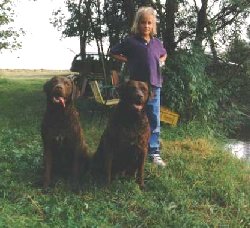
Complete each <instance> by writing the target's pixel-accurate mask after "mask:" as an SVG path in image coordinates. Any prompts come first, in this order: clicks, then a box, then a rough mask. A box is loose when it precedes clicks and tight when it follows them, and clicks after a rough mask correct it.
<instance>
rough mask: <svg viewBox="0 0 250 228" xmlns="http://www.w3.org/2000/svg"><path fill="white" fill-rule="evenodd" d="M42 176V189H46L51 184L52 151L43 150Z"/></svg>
mask: <svg viewBox="0 0 250 228" xmlns="http://www.w3.org/2000/svg"><path fill="white" fill-rule="evenodd" d="M43 160H44V176H43V188H44V189H47V188H48V187H49V185H50V183H51V176H52V151H50V149H49V148H46V149H45V150H44V158H43Z"/></svg>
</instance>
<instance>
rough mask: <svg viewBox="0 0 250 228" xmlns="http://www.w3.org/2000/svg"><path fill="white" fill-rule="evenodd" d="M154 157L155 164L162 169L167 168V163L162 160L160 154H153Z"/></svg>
mask: <svg viewBox="0 0 250 228" xmlns="http://www.w3.org/2000/svg"><path fill="white" fill-rule="evenodd" d="M151 156H152V162H153V164H156V165H158V166H161V167H165V166H166V163H165V162H164V161H163V160H162V158H161V157H160V155H159V154H153V155H151Z"/></svg>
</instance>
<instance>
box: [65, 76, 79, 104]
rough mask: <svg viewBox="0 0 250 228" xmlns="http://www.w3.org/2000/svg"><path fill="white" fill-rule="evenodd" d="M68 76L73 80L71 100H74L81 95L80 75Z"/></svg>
mask: <svg viewBox="0 0 250 228" xmlns="http://www.w3.org/2000/svg"><path fill="white" fill-rule="evenodd" d="M66 78H68V79H69V80H70V81H71V85H72V92H71V100H72V101H74V100H75V99H77V98H78V97H79V95H80V89H79V76H78V75H74V74H73V75H68V76H66Z"/></svg>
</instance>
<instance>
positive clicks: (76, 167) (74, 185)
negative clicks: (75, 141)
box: [71, 153, 80, 191]
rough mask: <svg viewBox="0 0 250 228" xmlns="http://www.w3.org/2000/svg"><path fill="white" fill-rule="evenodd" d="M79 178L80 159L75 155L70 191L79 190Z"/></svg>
mask: <svg viewBox="0 0 250 228" xmlns="http://www.w3.org/2000/svg"><path fill="white" fill-rule="evenodd" d="M79 176H80V158H79V156H77V153H76V154H75V156H74V158H73V164H72V178H71V181H72V189H73V190H74V191H78V189H79Z"/></svg>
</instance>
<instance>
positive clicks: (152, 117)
mask: <svg viewBox="0 0 250 228" xmlns="http://www.w3.org/2000/svg"><path fill="white" fill-rule="evenodd" d="M131 31H132V35H131V36H129V37H127V38H126V39H124V40H123V41H122V42H121V43H119V44H117V45H115V46H114V47H113V48H111V50H110V55H111V56H112V57H113V58H115V59H116V60H118V61H122V62H126V63H127V64H128V69H129V74H130V79H132V80H137V81H146V82H148V83H149V84H150V85H151V90H152V94H153V97H152V98H151V99H150V100H149V101H148V104H147V115H148V119H149V123H150V127H151V138H150V141H149V151H148V154H149V157H150V159H151V160H152V162H153V163H155V164H157V165H159V166H163V167H164V166H165V165H166V164H165V162H164V161H163V160H162V159H161V157H160V141H159V139H160V91H161V86H162V77H161V71H160V66H161V65H162V64H164V62H165V60H166V58H167V52H166V50H165V49H164V47H163V45H162V43H161V41H160V40H159V39H157V38H155V37H154V35H156V13H155V10H154V9H153V8H152V7H141V8H139V10H138V11H137V13H136V15H135V19H134V23H133V26H132V29H131Z"/></svg>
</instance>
